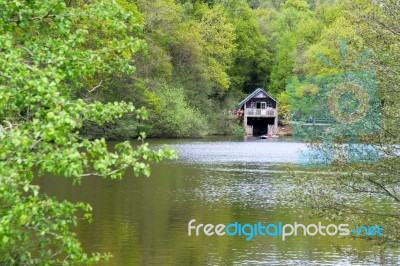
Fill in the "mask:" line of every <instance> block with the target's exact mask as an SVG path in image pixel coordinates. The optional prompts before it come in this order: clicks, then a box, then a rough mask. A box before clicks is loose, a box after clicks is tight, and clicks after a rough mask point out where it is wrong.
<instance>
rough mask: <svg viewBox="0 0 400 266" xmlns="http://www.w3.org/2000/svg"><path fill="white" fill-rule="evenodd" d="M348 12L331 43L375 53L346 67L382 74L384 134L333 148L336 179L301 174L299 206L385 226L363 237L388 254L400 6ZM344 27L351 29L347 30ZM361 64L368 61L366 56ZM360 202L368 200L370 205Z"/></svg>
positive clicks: (395, 177)
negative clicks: (337, 40)
mask: <svg viewBox="0 0 400 266" xmlns="http://www.w3.org/2000/svg"><path fill="white" fill-rule="evenodd" d="M344 10H345V11H344V12H345V13H344V15H343V17H339V18H337V20H335V22H333V24H332V26H331V27H330V28H328V29H327V31H326V34H328V35H329V36H331V37H332V36H335V37H336V36H348V37H351V39H350V41H351V45H352V46H353V49H354V50H357V48H360V47H363V46H364V45H365V47H368V48H372V49H373V52H374V56H373V57H372V58H370V59H369V60H365V61H363V63H362V64H356V63H357V62H358V61H357V60H353V59H354V53H353V52H351V50H348V51H347V54H349V57H350V58H348V59H349V61H350V62H345V63H344V69H347V70H350V71H354V70H358V71H362V70H363V69H372V70H374V71H376V73H377V80H376V81H377V83H376V84H377V85H378V88H379V99H378V101H379V102H380V103H381V104H380V108H379V110H377V112H376V114H375V116H374V119H375V121H376V125H379V126H380V130H379V131H377V132H371V133H370V132H363V133H362V134H361V133H359V134H356V135H353V137H356V138H358V140H359V142H360V143H359V145H358V146H357V145H350V146H349V145H340V144H338V143H336V142H335V143H332V145H331V147H330V152H329V153H330V154H335V156H334V159H335V160H334V165H333V166H332V167H331V168H324V171H326V172H329V173H330V174H329V175H326V176H324V177H323V178H320V177H318V176H314V177H312V178H310V179H307V180H308V182H304V179H303V176H301V175H299V174H297V181H298V184H299V185H300V186H299V188H300V189H299V190H298V191H297V193H295V194H294V198H295V199H294V200H295V201H296V202H299V201H300V202H302V203H306V204H308V205H309V206H310V207H311V208H312V209H313V214H315V215H317V216H319V217H324V218H327V219H330V220H332V219H334V220H337V221H344V222H347V223H350V224H353V225H355V226H360V225H368V226H370V225H380V226H381V227H382V228H384V235H383V236H381V237H372V238H370V237H367V236H361V237H362V238H365V239H369V240H370V241H374V243H375V244H378V245H379V246H380V247H381V248H383V249H385V248H394V247H396V248H398V246H399V245H400V223H399V221H400V212H399V211H400V206H399V202H400V190H399V188H400V179H399V172H400V169H399V166H400V156H399V147H398V143H399V140H400V134H399V130H398V126H399V123H400V121H399V116H398V110H399V108H400V106H399V102H400V101H399V99H400V95H399V89H398V88H399V85H398V84H399V81H400V80H399V77H400V76H399V70H400V65H399V60H400V51H399V48H398V43H399V42H400V38H399V19H400V18H399V14H400V6H399V3H398V1H367V0H357V1H346V2H345V6H344ZM344 17H345V18H344ZM339 25H340V26H339ZM343 25H346V27H345V28H343ZM326 39H327V40H326V41H323V42H324V43H325V45H330V42H329V41H328V40H329V38H326ZM320 47H322V45H321V46H320ZM329 50H330V49H327V51H329ZM354 50H353V51H354ZM342 51H343V52H344V50H342ZM343 52H342V53H343ZM336 58H338V57H336ZM359 58H360V57H359ZM361 59H365V58H363V57H362V56H361ZM350 67H351V68H350ZM311 71H312V72H314V71H316V69H314V68H313V70H311ZM342 71H343V69H342ZM314 73H315V72H314ZM348 137H349V136H345V135H344V136H342V137H341V138H339V139H337V141H340V140H341V141H347V142H349V141H351V140H349V139H348ZM367 144H369V145H367ZM370 145H373V146H370ZM312 147H314V148H315V149H316V150H317V151H320V152H321V151H323V150H324V147H323V145H320V144H313V146H312ZM363 147H364V148H363ZM338 173H340V174H338ZM360 199H368V203H367V204H366V203H365V201H364V200H361V201H360ZM376 259H377V261H378V263H381V264H384V263H387V262H388V261H387V260H386V258H385V257H383V256H382V257H378V258H376ZM388 263H391V262H388ZM394 263H396V262H394Z"/></svg>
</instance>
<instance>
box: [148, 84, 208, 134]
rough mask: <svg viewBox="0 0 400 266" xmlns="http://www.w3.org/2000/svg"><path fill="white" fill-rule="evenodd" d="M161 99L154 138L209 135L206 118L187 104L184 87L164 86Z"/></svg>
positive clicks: (161, 90) (155, 116) (156, 116)
mask: <svg viewBox="0 0 400 266" xmlns="http://www.w3.org/2000/svg"><path fill="white" fill-rule="evenodd" d="M159 97H160V106H159V109H158V110H157V111H156V112H155V113H154V114H153V119H154V120H155V121H154V127H153V132H152V134H153V135H154V136H168V137H200V136H204V135H206V134H207V122H206V119H205V117H204V116H203V115H202V114H201V113H200V112H199V111H197V110H196V109H193V108H191V107H190V106H189V105H188V104H187V100H186V99H185V96H184V90H183V88H182V87H179V86H170V85H164V86H162V87H161V88H160V91H159Z"/></svg>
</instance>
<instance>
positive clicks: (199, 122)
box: [67, 0, 390, 139]
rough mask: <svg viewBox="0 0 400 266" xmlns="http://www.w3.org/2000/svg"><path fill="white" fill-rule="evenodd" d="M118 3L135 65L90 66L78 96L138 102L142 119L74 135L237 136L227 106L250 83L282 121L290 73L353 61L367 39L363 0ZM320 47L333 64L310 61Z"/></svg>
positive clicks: (98, 33)
mask: <svg viewBox="0 0 400 266" xmlns="http://www.w3.org/2000/svg"><path fill="white" fill-rule="evenodd" d="M117 2H118V4H119V5H120V6H121V7H122V8H123V9H125V10H126V11H128V12H131V13H132V14H133V16H134V17H135V23H136V24H137V25H136V26H137V27H136V28H135V30H134V31H132V32H130V36H131V37H133V38H134V40H135V42H138V43H140V46H138V47H137V50H136V51H134V52H135V55H134V56H133V58H132V60H133V65H134V66H135V71H134V72H133V73H129V74H122V73H114V74H112V75H109V74H106V73H101V74H100V73H98V74H97V76H95V77H93V79H92V80H87V81H86V82H85V84H84V85H85V86H83V88H82V90H81V91H78V92H77V93H76V97H82V98H84V99H85V100H86V101H101V102H114V101H127V102H132V103H133V104H134V105H135V106H144V107H146V109H147V111H148V114H149V118H148V120H146V121H139V122H138V121H134V120H133V119H132V117H130V116H126V117H124V118H121V119H119V120H118V121H116V122H114V123H108V124H105V125H103V126H101V127H99V126H96V125H94V124H91V123H86V124H85V127H84V129H83V130H82V133H83V134H85V135H89V136H93V137H106V138H109V139H127V138H132V137H135V136H137V135H138V133H139V132H145V133H146V134H147V135H148V136H152V137H196V136H204V135H209V134H232V133H238V134H241V133H242V131H241V127H240V126H239V125H238V121H237V120H236V119H234V117H231V116H227V115H225V114H226V113H227V112H228V111H232V110H234V109H235V107H236V104H237V103H238V101H240V100H241V99H242V98H243V97H244V96H245V95H246V94H248V93H249V92H252V91H253V90H254V89H255V88H258V87H263V88H265V89H266V90H267V91H268V92H269V93H270V94H271V95H273V96H275V97H276V98H277V99H278V100H279V102H280V106H281V108H280V117H281V121H283V122H285V118H286V117H287V95H286V93H285V85H286V81H287V79H288V78H290V77H292V76H300V77H301V76H310V75H317V74H326V73H334V72H337V71H343V67H347V68H351V67H352V66H351V64H352V63H354V62H355V61H357V60H358V59H359V58H358V57H359V56H360V55H361V54H362V52H364V51H365V50H367V49H368V48H371V46H372V45H373V43H367V40H366V38H368V36H366V35H365V34H364V32H363V31H364V30H365V29H363V28H360V27H359V26H357V23H358V22H357V20H358V19H359V18H360V16H359V15H358V12H366V11H363V10H364V9H365V10H368V8H367V7H368V6H371V4H370V3H369V1H355V2H352V3H347V2H346V1H330V0H329V1H322V0H321V1H318V0H309V1H307V2H306V1H303V0H286V1H283V0H252V1H241V0H240V1H237V0H227V1H183V0H181V1H173V0H162V1H161V0H157V1H142V0H136V1H133V0H132V1H128V0H118V1H117ZM67 3H68V4H69V6H70V8H79V7H80V6H84V3H83V2H80V1H67ZM365 16H368V14H367V13H365ZM388 26H389V27H390V24H388ZM85 27H87V29H88V30H90V31H92V32H95V33H94V35H93V38H95V39H93V40H92V41H93V42H97V43H101V42H102V41H107V40H108V39H112V38H113V37H114V36H113V32H110V31H109V30H108V29H107V27H106V25H97V27H96V28H93V27H91V25H90V24H89V25H85ZM105 39H107V40H105ZM341 40H346V41H347V42H348V44H349V48H348V51H347V58H346V60H347V61H346V62H345V64H344V65H341V64H339V62H340V52H339V42H340V41H341ZM318 54H323V55H324V56H325V57H326V58H329V60H331V62H333V63H334V64H336V63H337V64H336V65H337V66H339V65H341V66H340V69H338V68H339V67H335V66H332V64H331V65H329V64H326V63H324V62H322V61H321V60H318V58H317V55H318ZM360 67H362V66H358V68H360ZM352 68H353V69H354V67H352ZM97 85H98V86H97Z"/></svg>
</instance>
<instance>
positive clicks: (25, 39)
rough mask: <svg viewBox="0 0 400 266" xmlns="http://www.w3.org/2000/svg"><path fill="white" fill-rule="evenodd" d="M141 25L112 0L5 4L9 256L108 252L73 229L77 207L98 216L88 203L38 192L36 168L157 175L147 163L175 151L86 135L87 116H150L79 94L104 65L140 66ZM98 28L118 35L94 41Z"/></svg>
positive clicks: (4, 189) (1, 113)
mask: <svg viewBox="0 0 400 266" xmlns="http://www.w3.org/2000/svg"><path fill="white" fill-rule="evenodd" d="M99 17H101V20H99V19H98V18H99ZM89 21H90V25H88V24H85V25H84V23H87V22H89ZM105 27H106V28H105ZM140 28H141V25H140V24H139V23H138V21H137V20H136V18H135V17H134V16H132V14H131V13H129V12H126V11H124V9H122V8H121V7H120V6H119V5H117V4H116V3H115V2H113V1H93V2H87V1H86V2H85V3H80V4H79V6H78V7H74V5H71V6H70V7H68V8H67V6H66V4H65V3H64V2H62V1H57V0H50V1H27V2H25V3H24V4H23V5H21V4H20V1H11V0H10V1H2V2H0V33H1V34H0V47H1V56H0V73H1V74H0V87H1V89H0V121H1V126H0V141H1V146H0V206H1V207H0V208H1V209H0V240H1V241H0V258H1V259H0V262H1V264H12V265H30V264H35V265H37V264H40V265H49V264H64V265H66V264H77V263H92V262H95V261H97V260H99V259H100V258H104V257H107V255H100V254H93V255H88V254H85V253H84V252H83V250H82V248H81V246H80V244H79V241H78V240H77V239H76V238H75V236H74V234H73V233H72V232H71V230H70V228H71V226H76V224H77V222H78V220H79V219H80V218H78V217H77V211H78V210H83V211H84V212H85V213H86V214H85V215H84V218H85V219H88V220H90V214H89V212H90V206H89V205H87V204H85V203H72V202H68V201H60V200H58V199H56V198H52V197H49V196H47V195H44V194H42V193H40V190H39V189H40V188H39V187H38V186H36V185H34V184H33V180H34V179H35V178H37V177H38V176H40V175H43V174H44V173H53V174H57V175H61V176H65V177H69V178H71V179H72V180H73V181H74V182H78V183H79V182H80V180H81V178H83V177H84V176H87V175H97V176H102V177H108V178H111V179H119V178H121V177H122V175H123V173H124V169H126V168H128V167H133V169H134V172H135V174H136V175H139V174H146V175H149V166H148V164H147V162H148V161H158V160H160V159H162V158H166V157H173V153H172V151H170V150H168V149H161V150H158V151H153V150H151V149H150V148H149V147H148V145H147V144H143V145H140V146H139V147H137V148H133V147H132V146H131V144H129V143H128V142H124V143H120V144H118V145H116V147H115V151H114V152H110V151H108V149H107V145H106V143H105V141H104V139H97V140H94V141H89V140H87V139H84V138H82V137H81V136H80V135H79V128H80V127H81V126H82V124H83V123H84V122H85V121H92V122H95V123H98V124H102V123H105V122H109V121H112V120H113V119H115V118H118V117H121V116H122V115H123V114H127V113H133V114H134V115H135V116H137V117H138V118H143V117H145V116H146V113H145V111H144V110H142V109H139V110H138V109H135V108H134V107H133V106H132V104H130V103H123V102H115V103H107V104H102V103H100V102H96V101H95V102H91V103H89V102H85V101H84V100H83V99H74V98H73V97H72V94H73V93H74V92H75V91H76V90H77V89H80V88H82V87H83V86H86V85H87V84H89V83H88V81H89V80H93V79H94V78H95V77H96V76H97V75H99V74H101V73H116V72H132V71H133V66H132V65H131V58H132V55H133V54H134V53H135V52H137V51H139V50H141V48H142V47H143V44H144V42H143V40H141V39H137V38H134V37H132V35H130V33H131V32H135V31H138V30H140ZM90 29H97V31H96V33H99V34H100V33H101V32H103V33H104V34H106V35H107V33H112V34H113V38H102V39H101V42H96V40H94V39H93V38H91V34H92V32H91V31H90ZM100 85H101V82H98V86H100ZM96 86H97V85H96ZM92 89H95V87H93V88H88V90H89V91H90V90H92Z"/></svg>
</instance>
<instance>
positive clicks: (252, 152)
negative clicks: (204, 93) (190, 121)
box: [40, 137, 399, 265]
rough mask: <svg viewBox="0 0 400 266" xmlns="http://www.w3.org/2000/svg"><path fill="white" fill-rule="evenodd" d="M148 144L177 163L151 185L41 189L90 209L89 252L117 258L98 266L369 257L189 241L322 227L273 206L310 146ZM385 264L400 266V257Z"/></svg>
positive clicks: (298, 242) (268, 240) (96, 183)
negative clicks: (248, 228) (199, 229)
mask: <svg viewBox="0 0 400 266" xmlns="http://www.w3.org/2000/svg"><path fill="white" fill-rule="evenodd" d="M150 142H151V144H152V145H155V146H157V145H159V144H161V143H166V144H170V145H171V146H172V147H173V148H175V149H176V150H177V151H178V152H179V159H178V160H176V161H168V162H162V163H159V164H156V165H153V166H152V175H151V177H134V176H133V174H132V172H127V174H126V176H125V178H124V179H123V180H121V181H110V180H105V179H101V178H97V177H89V178H86V179H84V180H83V182H82V185H81V186H72V184H71V180H68V179H66V178H59V177H52V176H45V177H44V178H41V179H40V185H41V187H42V191H44V192H46V193H48V194H50V195H54V196H57V197H59V198H63V199H68V200H72V201H85V202H88V203H90V204H91V205H92V207H93V208H94V211H93V218H94V222H93V223H91V224H89V223H86V222H82V223H81V224H80V225H79V227H78V228H77V229H76V232H77V235H78V238H79V239H80V240H81V242H82V244H83V246H84V248H85V250H86V251H87V252H111V253H112V254H113V258H112V259H111V260H110V261H108V262H103V263H100V264H99V265H348V264H351V263H356V264H357V265H359V264H360V263H359V262H355V261H352V260H351V259H349V258H347V257H345V256H342V255H341V254H339V253H337V252H336V251H335V248H333V246H332V245H336V244H339V245H341V246H342V247H343V248H345V249H346V248H348V249H350V248H358V249H360V250H364V251H366V252H371V254H372V253H373V252H374V249H373V248H371V247H370V243H369V242H367V241H362V240H359V239H351V238H345V239H343V238H339V237H338V236H332V237H329V236H328V237H322V236H314V237H312V236H297V237H288V238H287V239H286V240H285V241H282V239H281V238H280V237H270V236H255V237H254V238H253V239H252V240H250V241H246V237H245V236H240V237H239V236H234V237H230V236H226V235H225V236H215V235H214V236H204V235H203V234H202V235H200V236H193V235H192V236H188V222H189V221H190V220H192V219H196V223H195V224H200V223H203V224H208V223H211V224H214V225H217V224H230V223H234V222H236V221H237V222H239V223H242V224H244V223H251V224H254V223H257V222H259V221H260V222H263V223H278V222H283V223H291V224H293V223H294V222H301V223H304V224H309V223H318V221H319V220H315V219H309V218H308V217H307V215H305V214H307V210H306V209H305V208H302V207H301V206H300V207H289V206H288V205H286V204H283V203H280V201H279V200H278V197H279V195H280V194H282V193H287V191H288V188H289V187H290V186H292V183H291V179H290V177H288V176H286V175H285V174H284V173H285V172H284V169H283V167H282V165H286V164H296V163H297V158H298V155H299V151H300V150H304V149H306V146H305V145H304V144H301V143H295V142H293V141H291V140H290V139H279V140H259V139H249V140H243V139H240V138H228V137H223V138H221V137H218V138H217V137H215V138H207V139H201V140H152V141H150ZM112 145H113V143H111V142H110V146H112ZM322 222H324V223H326V224H327V223H328V222H327V221H322ZM388 256H389V255H388ZM391 256H392V257H394V258H395V260H397V262H399V255H395V254H392V255H391ZM362 265H369V264H368V263H363V264H362Z"/></svg>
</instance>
